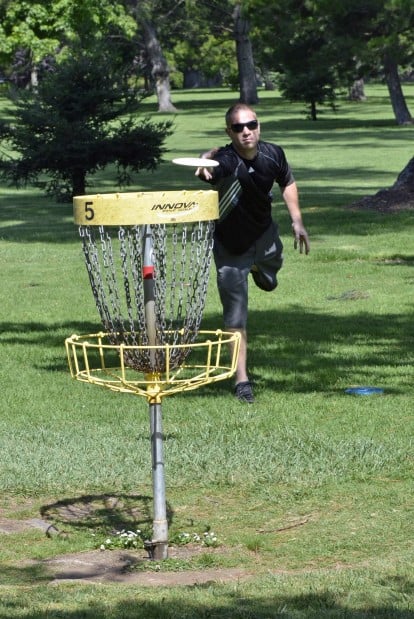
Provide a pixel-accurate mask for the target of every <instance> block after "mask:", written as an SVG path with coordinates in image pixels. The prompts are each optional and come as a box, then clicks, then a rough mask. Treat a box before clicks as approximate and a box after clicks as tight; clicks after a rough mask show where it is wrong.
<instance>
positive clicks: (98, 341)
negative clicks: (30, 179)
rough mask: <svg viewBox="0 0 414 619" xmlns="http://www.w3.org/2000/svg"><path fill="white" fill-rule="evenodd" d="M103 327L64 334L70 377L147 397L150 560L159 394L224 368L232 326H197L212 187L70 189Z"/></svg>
mask: <svg viewBox="0 0 414 619" xmlns="http://www.w3.org/2000/svg"><path fill="white" fill-rule="evenodd" d="M74 216H75V223H77V224H78V225H79V232H80V237H81V240H82V246H83V252H84V256H85V263H86V268H87V271H88V275H89V280H90V284H91V288H92V292H93V296H94V298H95V303H96V306H97V309H98V311H99V314H100V318H101V321H102V325H103V331H101V332H99V333H95V334H89V335H72V336H71V337H69V338H67V339H66V342H65V345H66V351H67V356H68V362H69V369H70V372H71V376H72V377H73V378H76V379H77V380H80V381H84V382H88V383H92V384H96V385H100V386H103V387H106V388H108V389H110V390H112V391H117V392H125V393H132V394H135V395H141V396H144V397H145V398H146V399H147V401H148V403H149V416H150V434H151V459H152V482H153V502H154V509H153V512H154V513H153V535H152V539H151V540H148V542H147V544H146V546H147V550H148V552H149V555H150V556H151V557H152V558H154V559H157V560H159V559H164V558H167V556H168V521H167V510H166V497H165V480H164V455H163V434H162V399H163V398H164V397H165V396H167V395H172V394H174V393H177V392H182V391H189V390H192V389H197V388H199V387H201V386H203V385H207V384H209V383H213V382H215V381H219V380H224V379H226V378H229V377H231V376H232V375H233V374H234V372H235V370H236V364H237V358H238V353H239V347H240V336H239V334H238V333H226V332H223V331H221V330H217V331H201V330H200V324H201V319H202V313H203V310H204V305H205V300H206V295H207V285H208V278H209V271H210V264H211V255H212V243H213V231H214V220H215V219H217V218H218V199H217V193H216V192H215V191H168V192H142V193H137V194H132V193H118V194H102V195H92V196H79V197H75V198H74Z"/></svg>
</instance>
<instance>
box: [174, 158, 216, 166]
mask: <svg viewBox="0 0 414 619" xmlns="http://www.w3.org/2000/svg"><path fill="white" fill-rule="evenodd" d="M172 162H173V163H176V164H177V165H187V166H190V167H193V168H213V167H214V166H217V165H219V162H218V161H215V160H214V159H202V158H201V157H200V158H199V157H180V158H179V159H173V160H172Z"/></svg>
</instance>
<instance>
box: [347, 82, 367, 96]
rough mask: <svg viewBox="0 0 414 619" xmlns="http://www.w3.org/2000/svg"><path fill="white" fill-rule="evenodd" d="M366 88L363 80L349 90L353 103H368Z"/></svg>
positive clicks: (355, 83)
mask: <svg viewBox="0 0 414 619" xmlns="http://www.w3.org/2000/svg"><path fill="white" fill-rule="evenodd" d="M364 86H365V84H364V80H363V79H359V80H355V81H354V83H353V84H352V86H351V87H350V89H349V99H350V100H351V101H366V100H367V98H366V96H365V90H364Z"/></svg>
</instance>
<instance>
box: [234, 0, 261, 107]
mask: <svg viewBox="0 0 414 619" xmlns="http://www.w3.org/2000/svg"><path fill="white" fill-rule="evenodd" d="M233 20H234V39H235V41H236V56H237V65H238V67H239V83H240V101H241V102H242V103H247V104H250V105H254V104H256V103H258V101H259V98H258V95H257V84H256V68H255V66H254V59H253V51H252V44H251V40H250V36H249V33H250V23H249V21H248V19H247V17H246V16H245V15H244V13H243V9H242V4H241V2H236V4H235V7H234V10H233Z"/></svg>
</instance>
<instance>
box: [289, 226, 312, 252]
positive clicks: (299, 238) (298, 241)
mask: <svg viewBox="0 0 414 619" xmlns="http://www.w3.org/2000/svg"><path fill="white" fill-rule="evenodd" d="M292 232H293V236H294V237H295V241H294V244H293V246H294V248H295V249H297V248H298V246H299V252H300V253H301V254H303V249H305V254H308V253H309V252H310V243H309V237H308V233H307V232H306V230H305V228H304V226H303V223H302V222H293V223H292Z"/></svg>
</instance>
